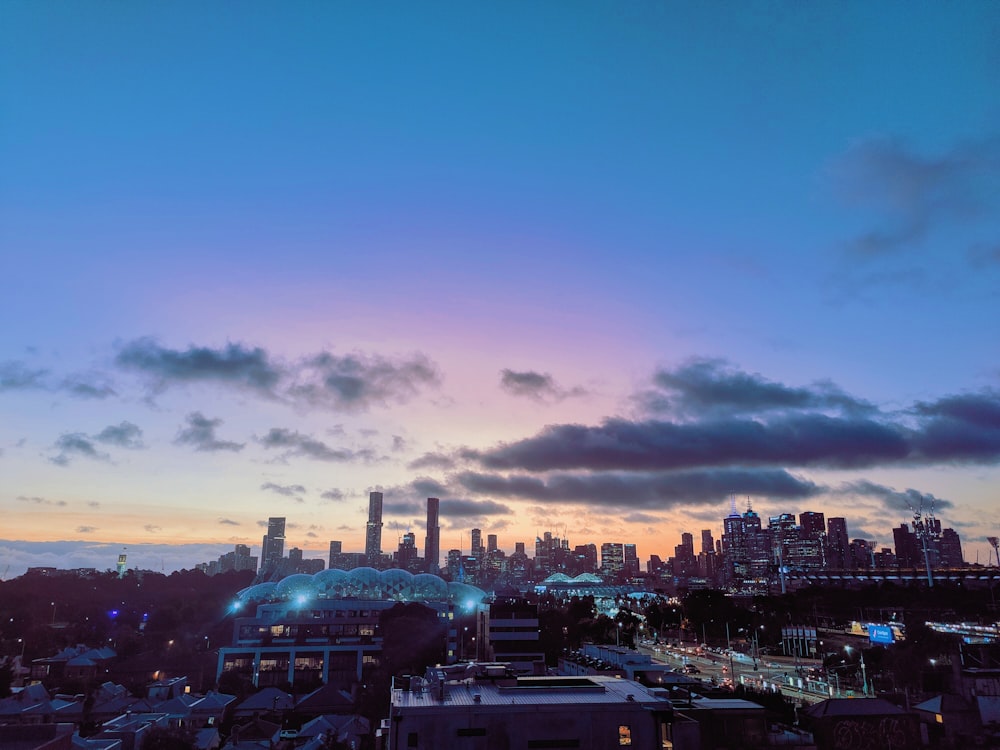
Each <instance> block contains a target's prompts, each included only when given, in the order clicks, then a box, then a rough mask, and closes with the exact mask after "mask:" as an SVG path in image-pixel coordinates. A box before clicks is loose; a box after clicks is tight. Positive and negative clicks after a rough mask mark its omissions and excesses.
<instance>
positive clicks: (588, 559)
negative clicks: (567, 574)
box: [573, 544, 597, 575]
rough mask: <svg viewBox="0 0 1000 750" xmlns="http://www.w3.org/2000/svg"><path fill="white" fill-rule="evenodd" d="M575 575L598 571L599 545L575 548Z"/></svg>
mask: <svg viewBox="0 0 1000 750" xmlns="http://www.w3.org/2000/svg"><path fill="white" fill-rule="evenodd" d="M573 564H574V569H573V575H579V574H580V573H595V572H596V571H597V545H596V544H578V545H576V547H574V548H573Z"/></svg>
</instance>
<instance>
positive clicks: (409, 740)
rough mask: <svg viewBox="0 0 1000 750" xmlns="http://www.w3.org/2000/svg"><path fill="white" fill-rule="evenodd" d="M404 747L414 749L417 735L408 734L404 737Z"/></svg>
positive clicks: (414, 733) (413, 733)
mask: <svg viewBox="0 0 1000 750" xmlns="http://www.w3.org/2000/svg"><path fill="white" fill-rule="evenodd" d="M406 746H407V747H416V746H417V733H416V732H410V733H409V734H408V735H406Z"/></svg>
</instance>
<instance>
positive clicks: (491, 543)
mask: <svg viewBox="0 0 1000 750" xmlns="http://www.w3.org/2000/svg"><path fill="white" fill-rule="evenodd" d="M498 549H499V547H498V546H497V535H496V534H487V535H486V551H487V553H489V552H496V551H497V550H498Z"/></svg>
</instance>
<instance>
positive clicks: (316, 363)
mask: <svg viewBox="0 0 1000 750" xmlns="http://www.w3.org/2000/svg"><path fill="white" fill-rule="evenodd" d="M440 383H441V375H440V373H439V372H438V369H437V366H436V365H435V364H434V363H433V362H431V361H430V360H429V359H428V358H427V357H425V356H424V355H422V354H413V355H411V356H410V357H409V358H403V359H397V360H392V359H389V358H387V357H382V356H378V355H369V356H366V355H361V354H349V355H344V356H339V355H336V354H332V353H330V352H321V353H320V354H316V355H313V356H311V357H308V358H306V359H304V360H302V362H301V363H300V364H299V365H298V366H297V368H296V372H295V382H294V384H293V385H291V386H290V387H289V389H288V393H289V395H290V396H291V397H292V398H293V399H294V400H296V401H303V402H305V403H307V404H309V405H311V406H321V407H325V408H331V409H337V410H344V411H359V410H363V409H367V408H369V407H371V406H381V405H385V404H388V403H404V402H406V401H409V400H410V399H411V398H412V397H414V396H416V395H417V394H418V393H419V392H420V391H421V390H423V389H424V388H428V387H436V386H438V385H439V384H440Z"/></svg>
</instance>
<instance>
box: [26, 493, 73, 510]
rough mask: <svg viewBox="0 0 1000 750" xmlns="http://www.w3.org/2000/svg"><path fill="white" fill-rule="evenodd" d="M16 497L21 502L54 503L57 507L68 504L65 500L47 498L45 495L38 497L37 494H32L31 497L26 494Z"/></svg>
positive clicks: (35, 503)
mask: <svg viewBox="0 0 1000 750" xmlns="http://www.w3.org/2000/svg"><path fill="white" fill-rule="evenodd" d="M16 499H17V500H18V501H19V502H22V503H32V504H34V505H54V506H57V507H60V508H62V507H65V506H66V501H65V500H47V499H45V498H44V497H37V496H30V497H28V496H25V495H18V496H17V498H16Z"/></svg>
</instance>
